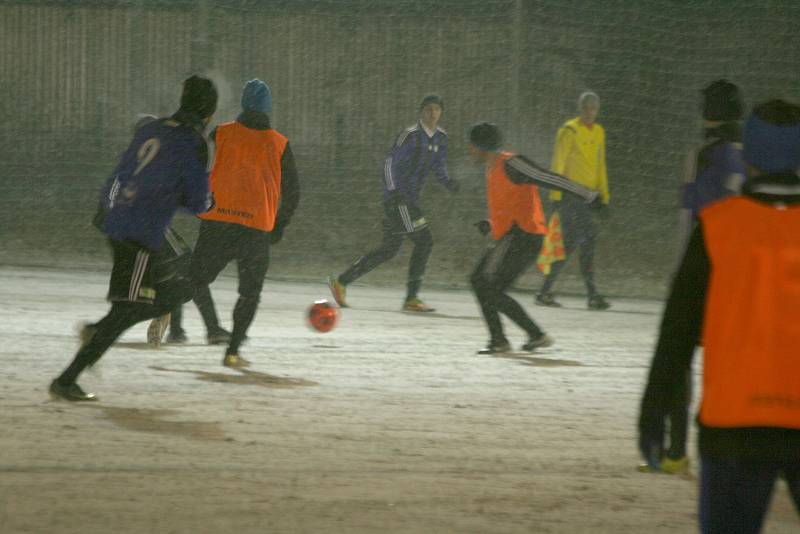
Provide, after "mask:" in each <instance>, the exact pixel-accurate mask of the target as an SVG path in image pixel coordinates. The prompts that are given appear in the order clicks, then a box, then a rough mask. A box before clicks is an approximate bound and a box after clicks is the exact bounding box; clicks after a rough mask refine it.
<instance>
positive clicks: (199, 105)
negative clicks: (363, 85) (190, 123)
mask: <svg viewBox="0 0 800 534" xmlns="http://www.w3.org/2000/svg"><path fill="white" fill-rule="evenodd" d="M217 98H218V95H217V88H216V87H214V82H212V81H211V80H209V79H208V78H203V77H201V76H197V75H194V76H190V77H188V78H186V80H184V82H183V92H182V93H181V108H180V109H181V111H183V112H185V113H191V114H193V115H197V116H199V117H200V118H201V119H203V120H204V121H205V122H208V121H209V120H210V119H211V117H212V116H213V115H214V112H215V111H216V110H217Z"/></svg>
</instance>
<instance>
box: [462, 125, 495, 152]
mask: <svg viewBox="0 0 800 534" xmlns="http://www.w3.org/2000/svg"><path fill="white" fill-rule="evenodd" d="M467 138H468V139H469V142H470V144H472V145H475V147H476V148H479V149H481V150H483V151H485V152H493V151H495V150H499V149H500V145H501V144H502V143H503V136H502V135H501V134H500V129H499V128H498V127H497V125H496V124H494V123H491V122H479V123H477V124H473V125H472V126H471V127H470V129H469V133H468V134H467Z"/></svg>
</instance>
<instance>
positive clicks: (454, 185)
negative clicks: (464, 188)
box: [447, 178, 461, 193]
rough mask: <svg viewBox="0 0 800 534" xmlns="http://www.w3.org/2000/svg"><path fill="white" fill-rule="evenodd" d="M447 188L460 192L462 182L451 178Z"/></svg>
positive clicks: (453, 191)
mask: <svg viewBox="0 0 800 534" xmlns="http://www.w3.org/2000/svg"><path fill="white" fill-rule="evenodd" d="M447 189H448V190H449V191H450V192H451V193H458V192H459V191H460V190H461V182H459V181H458V180H455V179H453V178H451V179H450V181H449V182H447Z"/></svg>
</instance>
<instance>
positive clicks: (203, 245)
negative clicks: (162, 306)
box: [189, 221, 236, 345]
mask: <svg viewBox="0 0 800 534" xmlns="http://www.w3.org/2000/svg"><path fill="white" fill-rule="evenodd" d="M229 226H233V225H228V224H226V223H221V222H217V221H202V222H201V223H200V233H199V235H198V237H197V244H196V245H195V249H194V253H193V254H192V262H191V266H190V268H189V271H190V278H191V282H192V299H193V300H194V303H195V305H197V309H198V310H199V311H200V315H201V317H202V318H203V322H204V323H205V325H206V339H207V340H208V342H209V344H212V345H217V344H220V343H227V342H228V341H230V334H229V333H228V332H227V331H226V330H225V329H223V328H222V327H221V326H220V324H219V317H218V316H217V310H216V307H215V306H214V299H213V297H212V296H211V289H210V288H209V286H210V285H211V283H212V282H213V281H214V280H216V278H217V276H218V275H219V273H220V272H221V271H222V269H224V268H225V266H226V265H227V264H228V263H229V262H230V261H231V260H233V258H234V257H235V255H236V244H235V239H232V236H231V231H232V230H231V228H228V227H229Z"/></svg>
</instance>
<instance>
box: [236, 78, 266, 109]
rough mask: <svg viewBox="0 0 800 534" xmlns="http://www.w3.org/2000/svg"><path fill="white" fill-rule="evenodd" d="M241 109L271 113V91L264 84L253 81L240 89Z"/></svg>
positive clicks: (259, 81) (256, 80) (257, 80)
mask: <svg viewBox="0 0 800 534" xmlns="http://www.w3.org/2000/svg"><path fill="white" fill-rule="evenodd" d="M242 109H243V110H244V111H258V112H260V113H272V91H271V90H270V88H269V85H267V84H266V83H265V82H262V81H261V80H259V79H257V78H256V79H253V80H250V81H249V82H247V83H246V84H244V87H243V88H242Z"/></svg>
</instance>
